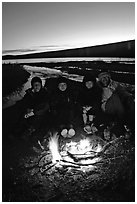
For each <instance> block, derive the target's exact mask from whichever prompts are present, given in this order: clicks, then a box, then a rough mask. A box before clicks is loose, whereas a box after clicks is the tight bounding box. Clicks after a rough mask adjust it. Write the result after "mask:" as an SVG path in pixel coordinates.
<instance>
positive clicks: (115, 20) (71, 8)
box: [2, 2, 135, 55]
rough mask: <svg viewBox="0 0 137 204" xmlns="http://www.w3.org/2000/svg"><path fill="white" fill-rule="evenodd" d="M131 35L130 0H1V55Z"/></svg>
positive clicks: (79, 45) (85, 44)
mask: <svg viewBox="0 0 137 204" xmlns="http://www.w3.org/2000/svg"><path fill="white" fill-rule="evenodd" d="M70 14H71V15H70ZM134 39H135V3H134V2H16V3H15V2H3V3H2V55H9V54H10V55H18V54H29V53H41V52H50V51H58V50H67V49H75V48H83V47H92V46H99V45H105V44H111V43H118V42H123V41H129V40H134Z"/></svg>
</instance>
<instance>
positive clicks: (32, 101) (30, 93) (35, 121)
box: [18, 77, 49, 134]
mask: <svg viewBox="0 0 137 204" xmlns="http://www.w3.org/2000/svg"><path fill="white" fill-rule="evenodd" d="M48 100H49V99H48V91H47V90H46V88H44V87H43V86H42V80H41V79H40V78H39V77H34V78H32V80H31V88H29V89H27V90H26V94H25V95H24V97H23V99H22V100H21V101H19V102H18V103H19V107H20V109H21V110H22V113H21V118H20V121H19V123H18V129H20V130H21V129H23V130H24V129H26V130H27V133H28V134H31V133H32V132H34V131H35V130H37V129H38V128H40V126H41V124H42V122H43V120H45V118H46V117H45V114H47V113H48V112H49V102H48ZM23 130H22V131H23Z"/></svg>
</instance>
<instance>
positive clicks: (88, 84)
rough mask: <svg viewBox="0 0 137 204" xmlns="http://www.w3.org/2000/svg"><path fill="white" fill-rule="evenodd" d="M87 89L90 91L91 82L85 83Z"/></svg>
mask: <svg viewBox="0 0 137 204" xmlns="http://www.w3.org/2000/svg"><path fill="white" fill-rule="evenodd" d="M85 85H86V87H87V89H91V88H92V87H93V82H92V81H86V83H85Z"/></svg>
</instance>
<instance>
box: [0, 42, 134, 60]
mask: <svg viewBox="0 0 137 204" xmlns="http://www.w3.org/2000/svg"><path fill="white" fill-rule="evenodd" d="M59 57H61V58H63V57H127V58H130V57H135V40H130V41H123V42H117V43H111V44H105V45H97V46H90V47H83V48H76V49H67V50H60V51H52V52H42V53H33V54H25V55H5V56H2V59H3V60H5V59H30V58H59Z"/></svg>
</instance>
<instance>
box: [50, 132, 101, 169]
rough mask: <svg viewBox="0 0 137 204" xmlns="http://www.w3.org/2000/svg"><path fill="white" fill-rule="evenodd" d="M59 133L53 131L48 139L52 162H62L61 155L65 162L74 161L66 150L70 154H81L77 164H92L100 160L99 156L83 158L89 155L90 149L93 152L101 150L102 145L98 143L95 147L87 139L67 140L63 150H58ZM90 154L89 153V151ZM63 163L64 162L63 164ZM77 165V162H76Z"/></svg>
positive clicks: (58, 163)
mask: <svg viewBox="0 0 137 204" xmlns="http://www.w3.org/2000/svg"><path fill="white" fill-rule="evenodd" d="M58 139H59V135H58V133H55V134H54V135H53V136H51V137H50V139H49V149H50V151H51V154H52V162H53V164H56V165H61V163H63V156H65V161H66V162H70V163H71V162H72V163H74V160H73V157H70V156H69V154H68V152H69V153H70V154H72V155H82V154H83V157H82V159H81V160H80V161H79V164H80V163H81V164H86V165H92V164H94V163H96V162H97V161H99V160H100V158H99V157H98V158H90V159H85V158H86V156H88V155H89V153H90V151H92V150H93V151H94V152H96V153H97V152H100V151H101V150H102V146H101V145H100V144H99V143H98V144H97V145H96V147H93V144H92V142H91V141H90V140H89V139H88V138H85V139H82V140H80V141H79V142H73V141H71V142H69V143H66V146H65V151H59V141H58ZM90 154H91V153H90ZM64 165H65V164H64ZM76 165H77V163H76Z"/></svg>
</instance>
